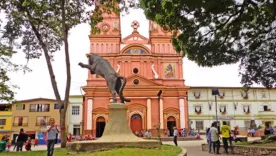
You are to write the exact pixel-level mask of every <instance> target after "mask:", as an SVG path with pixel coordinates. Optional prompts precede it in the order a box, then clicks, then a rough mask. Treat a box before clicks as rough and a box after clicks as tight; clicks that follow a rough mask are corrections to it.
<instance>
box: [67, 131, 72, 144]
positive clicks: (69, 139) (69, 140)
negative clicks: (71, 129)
mask: <svg viewBox="0 0 276 156" xmlns="http://www.w3.org/2000/svg"><path fill="white" fill-rule="evenodd" d="M67 141H68V142H72V134H71V133H70V134H69V137H68V139H67Z"/></svg>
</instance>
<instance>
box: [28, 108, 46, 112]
mask: <svg viewBox="0 0 276 156" xmlns="http://www.w3.org/2000/svg"><path fill="white" fill-rule="evenodd" d="M49 111H50V109H49V108H47V109H30V112H49Z"/></svg>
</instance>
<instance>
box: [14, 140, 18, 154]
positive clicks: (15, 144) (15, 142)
mask: <svg viewBox="0 0 276 156" xmlns="http://www.w3.org/2000/svg"><path fill="white" fill-rule="evenodd" d="M17 139H18V136H16V138H15V140H14V147H13V151H14V150H15V149H16V147H17Z"/></svg>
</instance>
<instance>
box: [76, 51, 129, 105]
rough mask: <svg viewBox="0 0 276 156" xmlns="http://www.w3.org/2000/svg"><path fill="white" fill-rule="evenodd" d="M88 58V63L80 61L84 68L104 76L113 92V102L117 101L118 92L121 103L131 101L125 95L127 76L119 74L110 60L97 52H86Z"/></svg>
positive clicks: (110, 90)
mask: <svg viewBox="0 0 276 156" xmlns="http://www.w3.org/2000/svg"><path fill="white" fill-rule="evenodd" d="M86 56H87V58H88V65H87V64H83V63H81V62H80V63H79V66H81V67H82V68H87V69H88V70H90V73H91V74H97V75H100V76H102V77H103V78H104V79H105V81H106V84H107V87H108V89H109V92H110V93H111V94H112V97H113V103H117V99H116V93H117V94H118V96H119V97H120V100H121V103H125V102H130V100H129V99H127V98H125V97H124V96H123V90H124V88H125V85H126V82H127V80H126V78H125V77H123V76H119V75H118V74H117V73H116V72H115V70H114V69H113V68H112V67H111V65H110V64H109V62H108V61H107V60H106V59H104V58H102V57H101V56H99V55H97V54H86Z"/></svg>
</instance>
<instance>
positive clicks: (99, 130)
mask: <svg viewBox="0 0 276 156" xmlns="http://www.w3.org/2000/svg"><path fill="white" fill-rule="evenodd" d="M104 127H105V118H104V117H98V118H97V120H96V137H101V136H102V135H103V132H104Z"/></svg>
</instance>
